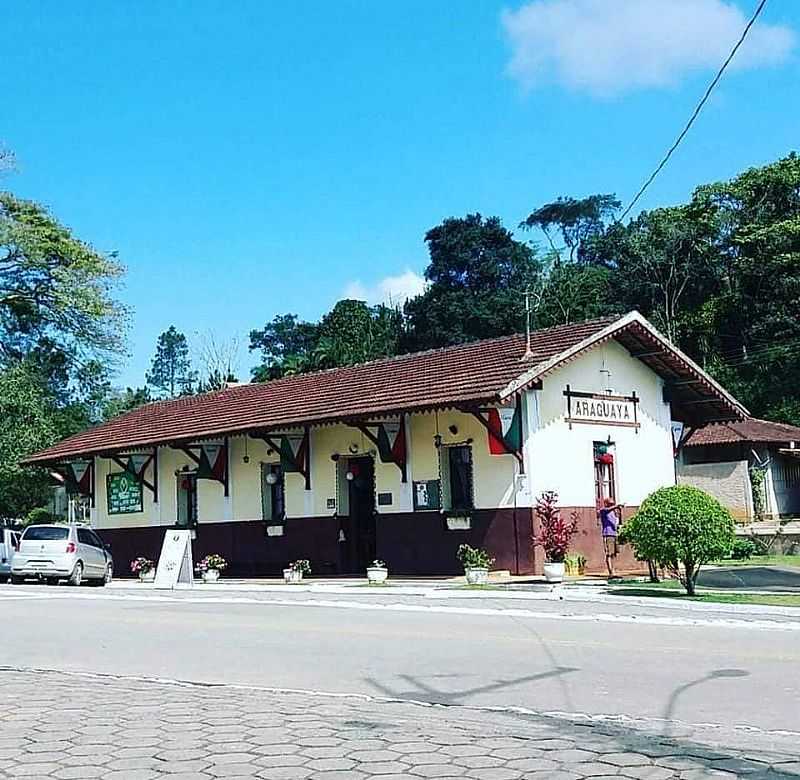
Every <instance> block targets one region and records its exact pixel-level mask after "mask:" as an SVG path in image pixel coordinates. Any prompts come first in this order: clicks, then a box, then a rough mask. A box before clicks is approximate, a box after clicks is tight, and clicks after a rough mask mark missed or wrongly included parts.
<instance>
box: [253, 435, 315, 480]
mask: <svg viewBox="0 0 800 780" xmlns="http://www.w3.org/2000/svg"><path fill="white" fill-rule="evenodd" d="M246 435H247V436H250V438H252V439H261V441H263V442H264V443H265V444H266V445H267V446H268V447H269V448H270V449H272V450H274V451H275V452H276V453H278V457H280V456H281V445H280V444H279V443H278V442H277V441H276V440H275V439H273V438H272V434H271V433H270V432H269V431H259V432H254V433H248V434H246ZM303 445H304V447H303V448H304V450H305V453H306V465H305V467H302V466H301V465H300V464H299V463H297V462H296V461H295V464H294V465H295V467H296V468H297V471H298V473H300V474H302V476H303V478H304V479H305V489H306V490H311V426H310V425H304V426H303Z"/></svg>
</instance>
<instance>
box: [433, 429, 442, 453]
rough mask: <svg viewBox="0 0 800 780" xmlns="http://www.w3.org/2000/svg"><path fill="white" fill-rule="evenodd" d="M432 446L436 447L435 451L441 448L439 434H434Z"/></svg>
mask: <svg viewBox="0 0 800 780" xmlns="http://www.w3.org/2000/svg"><path fill="white" fill-rule="evenodd" d="M433 446H434V447H436V449H437V450H438V449H439V448H440V447H441V446H442V437H441V434H438V433H437V434H436V435H435V436H434V437H433Z"/></svg>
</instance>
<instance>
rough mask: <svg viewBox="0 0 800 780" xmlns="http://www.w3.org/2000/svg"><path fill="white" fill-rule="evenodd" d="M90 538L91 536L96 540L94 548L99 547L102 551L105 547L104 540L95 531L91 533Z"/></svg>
mask: <svg viewBox="0 0 800 780" xmlns="http://www.w3.org/2000/svg"><path fill="white" fill-rule="evenodd" d="M89 536H91V537H92V539H93V540H94V546H95V547H99V548H100V549H101V550H102V549H103V547H104V546H105V545H104V544H103V540H102V539H101V538H100V537H99V536H98V535H97V534H96V533H95V532H94V531H89Z"/></svg>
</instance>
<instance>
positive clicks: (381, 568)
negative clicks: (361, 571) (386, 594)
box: [367, 558, 389, 585]
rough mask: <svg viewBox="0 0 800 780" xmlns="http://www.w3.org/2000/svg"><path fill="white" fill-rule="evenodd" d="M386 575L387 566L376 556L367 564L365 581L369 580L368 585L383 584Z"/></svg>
mask: <svg viewBox="0 0 800 780" xmlns="http://www.w3.org/2000/svg"><path fill="white" fill-rule="evenodd" d="M388 576H389V568H388V567H387V566H386V564H385V563H384V562H383V561H382V560H380V559H378V558H376V559H375V560H374V561H373V562H372V563H371V564H370V565H369V566H367V582H369V584H370V585H383V583H384V582H386V578H387V577H388Z"/></svg>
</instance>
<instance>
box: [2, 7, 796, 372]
mask: <svg viewBox="0 0 800 780" xmlns="http://www.w3.org/2000/svg"><path fill="white" fill-rule="evenodd" d="M755 4H756V3H755V2H750V1H749V0H747V1H746V0H736V1H734V0H648V2H647V3H640V2H638V0H534V1H533V2H529V3H520V2H516V3H502V2H490V1H489V0H482V1H479V0H470V1H469V2H455V0H454V1H453V2H447V3H446V2H437V3H431V2H429V1H428V0H419V1H415V0H407V1H406V2H404V3H402V4H390V3H388V2H367V1H366V0H365V1H364V2H336V3H333V2H324V3H323V2H304V1H302V0H299V1H298V2H291V3H283V2H280V3H279V2H262V1H261V0H258V1H254V2H246V1H245V0H237V2H234V3H231V2H223V1H222V0H220V1H219V2H211V1H210V0H192V1H191V2H188V1H187V2H178V1H177V0H168V1H167V2H162V3H149V2H145V3H142V2H128V1H126V0H120V1H119V2H116V3H106V2H100V0H97V1H95V2H91V1H88V0H87V2H82V3H62V2H60V1H56V0H45V1H43V2H34V0H27V2H21V3H14V4H13V5H11V6H8V7H6V8H4V9H3V10H2V11H0V16H1V17H2V27H3V31H4V39H5V40H7V41H18V42H19V45H17V46H6V47H4V52H3V66H2V68H1V69H0V94H2V96H3V101H2V105H3V109H2V112H0V141H2V142H3V143H4V144H5V145H6V146H8V147H10V148H11V149H12V150H13V151H14V152H15V154H16V156H17V159H18V171H17V172H16V173H15V174H13V175H12V176H11V177H9V178H7V179H6V180H5V181H4V182H3V186H6V187H8V188H10V189H12V190H14V191H15V192H16V193H18V194H20V195H22V196H25V197H29V198H33V199H35V200H37V201H40V202H43V203H45V204H47V205H48V206H49V207H51V208H52V210H53V211H54V212H55V214H56V215H57V216H58V217H59V218H60V219H61V220H62V221H64V222H65V223H66V224H68V225H70V226H71V227H72V228H73V229H74V230H75V232H76V233H77V234H78V235H79V236H81V237H82V238H84V239H85V240H88V241H90V242H91V243H92V244H94V245H95V246H96V247H98V248H99V249H102V250H117V251H118V252H119V254H120V259H121V260H122V262H124V263H125V265H126V266H127V268H128V274H127V278H126V282H125V287H124V289H123V290H122V291H121V298H122V299H123V300H124V301H125V302H126V303H127V304H129V305H130V306H131V307H132V308H133V310H134V316H133V321H132V327H131V333H130V352H131V354H130V358H129V359H128V360H127V361H126V363H125V365H124V366H123V368H122V369H121V371H120V374H119V377H118V380H117V381H118V383H119V384H141V383H142V382H143V374H144V371H145V369H146V368H147V366H148V364H149V361H150V358H151V355H152V352H153V347H154V343H155V339H156V337H157V336H158V334H159V333H160V332H161V331H162V330H164V329H166V328H167V327H168V326H169V325H171V324H174V325H176V326H177V327H178V328H179V329H181V330H183V331H185V332H186V333H187V335H190V337H191V336H192V334H194V333H205V332H208V331H211V332H213V333H214V335H215V337H216V338H218V339H220V338H221V339H225V338H228V337H231V336H234V335H238V336H239V338H240V339H241V340H242V343H243V348H242V356H241V357H242V360H241V369H242V370H241V373H242V374H245V375H246V374H247V369H248V368H249V366H250V365H251V363H252V362H253V361H252V356H249V355H248V354H247V350H246V340H247V339H246V334H247V333H248V332H249V330H250V329H251V328H254V327H260V326H261V325H263V323H264V322H265V321H267V320H268V319H271V318H272V317H273V316H274V315H275V314H278V313H284V312H296V313H298V314H300V315H301V316H303V317H306V318H317V317H318V316H319V315H320V314H322V313H323V312H324V311H326V310H327V309H329V308H330V307H331V305H332V304H333V303H334V302H335V301H336V300H337V299H339V298H340V297H342V296H344V295H345V294H357V295H363V296H366V297H367V298H370V299H378V298H380V297H382V296H383V295H384V294H385V292H386V290H395V292H397V291H398V290H402V289H408V288H413V287H414V285H415V284H416V283H418V282H416V275H419V274H421V273H422V272H423V270H424V268H425V265H426V260H427V255H426V251H425V245H424V243H423V240H422V239H423V234H424V232H425V231H426V230H427V229H428V228H429V227H432V226H433V225H435V224H437V223H438V222H440V221H441V220H442V219H443V218H445V217H448V216H453V215H463V214H465V213H467V212H474V211H480V212H481V213H484V214H487V215H489V214H498V215H499V216H501V217H502V218H503V220H504V221H505V222H506V224H507V225H508V226H510V227H511V226H514V225H516V224H517V223H518V222H519V221H520V220H521V219H522V218H524V217H525V216H526V215H527V214H528V213H529V212H530V211H531V210H532V209H533V208H534V207H536V206H537V205H540V204H541V203H543V202H546V201H548V200H551V199H553V198H555V197H557V196H559V195H567V194H569V195H575V196H580V195H585V194H589V193H593V192H616V193H617V195H618V196H619V197H620V198H621V199H622V200H623V201H627V200H628V199H630V198H631V197H632V196H633V194H634V193H635V192H636V190H637V189H638V187H639V185H640V184H641V182H642V181H643V179H644V178H645V177H646V176H647V174H648V173H649V172H650V171H651V170H652V168H653V167H654V165H655V164H656V163H657V161H658V159H659V158H660V156H661V155H662V154H663V153H664V151H665V150H666V148H667V147H668V146H669V145H670V143H671V142H672V141H673V139H674V137H675V135H676V134H677V132H678V130H679V129H680V127H681V125H682V124H683V122H684V121H685V120H686V118H687V117H688V115H689V113H690V112H691V110H692V108H693V107H694V104H695V103H696V102H697V100H698V97H699V95H700V94H701V93H702V91H703V90H704V88H705V86H706V84H707V83H708V81H709V79H710V78H711V76H712V75H713V72H714V71H715V69H716V68H717V67H718V66H719V64H720V63H721V61H722V59H724V56H725V54H726V53H727V51H728V50H729V49H730V47H731V45H732V44H733V42H734V41H735V39H736V37H738V34H739V32H740V30H741V27H742V26H743V24H744V21H745V16H746V15H749V13H750V12H751V11H752V9H753V7H754V6H755ZM799 51H800V3H795V2H794V1H793V0H771V2H769V3H768V4H767V7H766V10H765V12H764V14H763V16H762V18H761V20H760V23H759V25H758V26H756V27H755V28H754V29H753V34H752V36H751V38H750V39H749V40H748V43H747V44H746V45H745V47H743V48H742V50H741V52H740V55H741V56H740V57H738V58H737V61H736V67H735V68H733V69H731V71H729V72H728V73H727V74H726V76H725V78H724V80H723V82H722V83H721V85H720V87H719V89H718V91H717V92H716V93H715V95H714V97H713V99H712V101H711V102H710V103H709V104H708V105H707V106H706V110H705V111H704V113H703V114H702V115H701V117H700V119H699V121H698V123H697V124H696V125H695V128H694V130H693V131H692V133H691V134H690V135H689V136H688V138H687V139H686V140H685V142H684V144H683V145H682V146H681V148H680V149H679V151H678V152H677V153H676V155H675V156H674V157H673V159H672V161H671V163H670V164H669V166H668V167H667V168H666V169H665V170H664V172H663V173H662V175H661V176H660V177H659V178H658V179H657V180H656V182H655V184H654V185H653V186H652V187H651V189H650V190H649V192H648V194H647V196H646V197H645V198H644V199H643V201H642V202H641V205H642V206H643V207H653V206H658V205H666V204H670V203H675V202H678V201H681V200H683V199H685V198H686V197H687V196H688V195H689V194H690V193H691V191H692V189H693V188H694V187H695V186H696V185H698V184H700V183H704V182H707V181H713V180H718V179H724V178H728V177H730V176H732V175H734V174H736V173H737V172H738V171H739V170H741V169H743V168H745V167H747V166H751V165H758V164H763V163H765V162H768V161H771V160H773V159H775V158H777V157H779V156H782V155H784V154H786V153H788V152H789V151H791V150H792V149H797V147H798V145H800V144H799V143H798V138H800V101H798V99H797V84H798V83H800V65H798V63H799V62H800V60H799V59H798V53H799ZM395 277H402V278H401V279H400V280H399V281H398V280H396V279H395ZM387 279H388V280H389V281H387ZM393 280H394V281H393Z"/></svg>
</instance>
